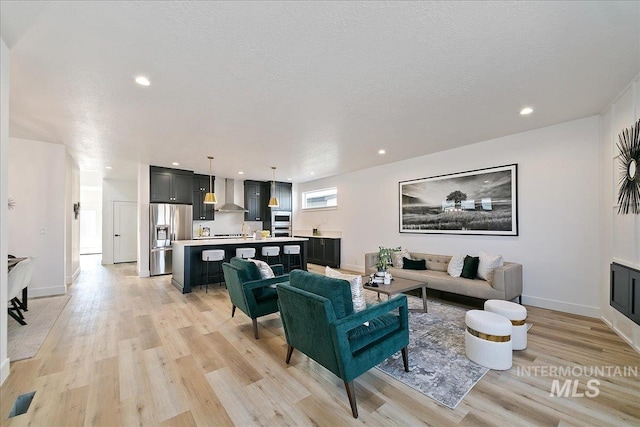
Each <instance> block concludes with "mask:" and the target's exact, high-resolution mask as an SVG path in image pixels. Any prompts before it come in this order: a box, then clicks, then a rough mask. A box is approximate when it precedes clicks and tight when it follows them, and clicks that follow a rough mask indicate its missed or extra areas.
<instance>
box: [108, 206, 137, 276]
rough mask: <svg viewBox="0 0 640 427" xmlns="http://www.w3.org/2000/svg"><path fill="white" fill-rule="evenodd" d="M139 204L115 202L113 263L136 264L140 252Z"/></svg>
mask: <svg viewBox="0 0 640 427" xmlns="http://www.w3.org/2000/svg"><path fill="white" fill-rule="evenodd" d="M137 230H138V204H137V203H136V202H113V262H114V264H115V263H119V262H135V261H137V252H138V236H137Z"/></svg>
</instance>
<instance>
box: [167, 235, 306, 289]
mask: <svg viewBox="0 0 640 427" xmlns="http://www.w3.org/2000/svg"><path fill="white" fill-rule="evenodd" d="M308 240H309V239H307V238H304V237H270V238H267V239H262V240H254V239H252V238H247V239H242V238H239V239H204V240H201V239H199V240H176V241H174V242H173V245H172V246H173V277H172V279H171V283H172V284H173V286H175V287H176V288H177V289H178V290H179V291H180V292H182V293H183V294H187V293H189V292H191V288H193V287H194V286H199V285H201V284H202V281H203V277H202V275H203V274H202V273H203V271H204V270H203V269H204V265H205V263H204V262H203V261H202V251H205V250H209V249H223V250H224V251H225V261H227V262H228V261H229V260H230V259H231V258H232V257H234V256H235V254H236V249H237V248H242V247H248V248H256V258H257V259H261V257H260V254H261V252H262V247H263V246H279V247H280V257H281V259H282V258H283V246H284V245H293V244H297V245H300V257H301V260H300V264H301V265H302V268H303V269H304V270H306V269H307V241H308Z"/></svg>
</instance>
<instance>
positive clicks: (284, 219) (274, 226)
mask: <svg viewBox="0 0 640 427" xmlns="http://www.w3.org/2000/svg"><path fill="white" fill-rule="evenodd" d="M271 236H273V237H291V212H286V211H272V212H271Z"/></svg>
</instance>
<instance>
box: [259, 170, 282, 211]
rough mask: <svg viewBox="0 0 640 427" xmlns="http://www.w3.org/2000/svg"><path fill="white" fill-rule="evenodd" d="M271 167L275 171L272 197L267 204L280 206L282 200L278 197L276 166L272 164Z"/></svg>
mask: <svg viewBox="0 0 640 427" xmlns="http://www.w3.org/2000/svg"><path fill="white" fill-rule="evenodd" d="M271 169H272V171H273V179H272V180H271V198H270V199H269V204H268V205H267V206H268V207H270V208H279V207H280V202H279V201H278V198H277V197H276V167H275V166H271ZM263 206H264V205H263Z"/></svg>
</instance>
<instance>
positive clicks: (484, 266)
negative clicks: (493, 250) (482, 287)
mask: <svg viewBox="0 0 640 427" xmlns="http://www.w3.org/2000/svg"><path fill="white" fill-rule="evenodd" d="M478 256H479V257H480V263H479V264H478V277H479V278H481V279H484V280H486V281H488V282H490V281H491V280H492V279H493V270H495V269H496V267H501V266H503V265H504V261H503V260H502V255H489V254H488V253H486V252H484V251H480V253H479V254H478Z"/></svg>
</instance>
